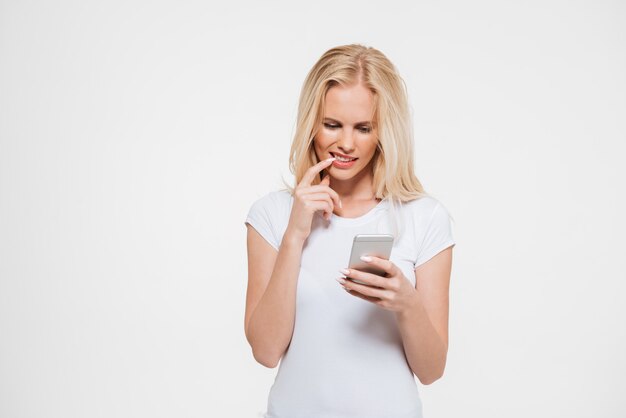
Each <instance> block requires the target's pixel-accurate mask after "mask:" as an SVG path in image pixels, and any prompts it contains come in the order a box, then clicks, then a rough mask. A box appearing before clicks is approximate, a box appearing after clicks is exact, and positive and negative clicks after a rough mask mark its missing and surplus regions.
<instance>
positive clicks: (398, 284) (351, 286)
mask: <svg viewBox="0 0 626 418" xmlns="http://www.w3.org/2000/svg"><path fill="white" fill-rule="evenodd" d="M369 259H370V261H368V260H367V259H366V258H363V257H362V258H361V260H363V261H365V262H367V263H368V264H371V265H372V266H376V267H378V268H380V269H381V270H384V271H385V272H386V274H387V277H383V276H379V275H376V274H372V273H366V272H364V271H359V270H355V269H341V270H339V271H340V272H341V273H343V274H344V275H345V276H346V277H348V278H350V279H355V280H359V281H361V282H364V283H367V285H363V284H360V283H355V282H353V281H351V280H344V279H337V281H338V282H339V283H340V284H341V285H342V286H343V288H344V289H345V290H346V291H347V292H348V293H350V294H351V295H353V296H356V297H359V298H361V299H364V300H367V301H370V302H372V303H374V304H376V305H378V306H380V307H381V308H384V309H387V310H389V311H392V312H396V313H400V312H404V311H407V310H409V309H410V308H411V307H412V306H413V305H414V304H415V303H416V300H417V290H416V289H415V287H413V285H412V284H411V282H410V281H409V280H408V279H407V278H406V277H405V276H404V274H403V273H402V270H400V268H399V267H398V266H396V265H395V264H393V263H392V262H391V261H389V260H385V259H384V258H378V257H374V256H370V257H369ZM342 280H343V282H342Z"/></svg>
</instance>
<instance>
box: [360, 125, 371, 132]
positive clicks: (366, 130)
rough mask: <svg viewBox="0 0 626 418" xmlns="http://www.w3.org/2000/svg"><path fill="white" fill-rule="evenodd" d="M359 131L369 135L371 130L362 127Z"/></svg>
mask: <svg viewBox="0 0 626 418" xmlns="http://www.w3.org/2000/svg"><path fill="white" fill-rule="evenodd" d="M359 131H361V133H364V134H369V133H370V132H371V131H372V128H370V127H367V126H362V127H360V128H359Z"/></svg>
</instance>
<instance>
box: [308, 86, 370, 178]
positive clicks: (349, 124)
mask: <svg viewBox="0 0 626 418" xmlns="http://www.w3.org/2000/svg"><path fill="white" fill-rule="evenodd" d="M325 102H326V103H325V106H324V109H323V115H322V116H323V119H322V126H320V127H319V131H318V133H317V135H316V136H315V138H314V140H313V143H314V147H315V153H316V154H317V157H318V158H319V159H320V161H321V160H325V159H327V158H330V157H337V156H338V155H337V153H339V154H340V155H339V156H341V155H344V156H347V157H349V158H351V159H352V158H356V160H355V161H353V162H349V163H344V162H341V161H338V160H335V161H333V163H332V165H331V166H330V167H329V168H328V172H329V173H330V175H331V176H332V177H333V178H335V179H338V180H347V179H350V178H353V177H354V176H355V175H356V174H358V173H360V172H361V171H362V170H363V169H364V168H366V167H368V163H369V162H370V161H371V160H372V157H373V156H374V154H375V152H376V145H377V144H378V134H377V131H376V129H375V128H376V127H375V126H374V125H375V123H374V121H373V120H372V117H373V115H374V95H373V94H372V92H371V91H370V90H369V89H368V88H367V87H365V86H363V85H361V84H355V85H352V86H349V87H344V86H341V85H336V86H333V87H331V88H330V89H329V90H328V92H327V93H326V101H325ZM368 169H369V168H368Z"/></svg>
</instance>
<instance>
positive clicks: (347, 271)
mask: <svg viewBox="0 0 626 418" xmlns="http://www.w3.org/2000/svg"><path fill="white" fill-rule="evenodd" d="M339 272H340V273H343V274H345V275H346V276H347V275H348V274H350V270H348V269H339Z"/></svg>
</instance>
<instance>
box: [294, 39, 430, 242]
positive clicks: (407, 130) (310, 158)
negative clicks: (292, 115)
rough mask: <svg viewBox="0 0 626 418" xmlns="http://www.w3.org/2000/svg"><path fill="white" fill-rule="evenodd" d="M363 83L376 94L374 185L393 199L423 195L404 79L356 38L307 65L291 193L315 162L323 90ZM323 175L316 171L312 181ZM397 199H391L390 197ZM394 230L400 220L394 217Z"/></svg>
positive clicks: (378, 194) (382, 196)
mask: <svg viewBox="0 0 626 418" xmlns="http://www.w3.org/2000/svg"><path fill="white" fill-rule="evenodd" d="M354 83H362V84H363V85H364V86H366V87H367V88H369V89H370V90H371V92H372V93H373V96H374V104H375V115H374V120H375V125H376V126H377V130H378V145H377V149H376V152H375V154H374V157H372V158H373V159H374V161H373V164H372V167H373V187H374V193H375V196H376V198H377V199H388V201H389V203H390V205H391V209H392V213H394V219H396V217H395V205H394V203H397V204H400V203H404V202H408V201H411V200H414V199H417V198H420V197H423V196H424V195H427V193H426V192H425V190H424V188H423V187H422V184H421V183H420V181H419V180H418V179H417V177H416V176H415V172H414V166H413V153H414V144H413V124H412V120H411V114H410V111H409V104H408V98H407V92H406V85H405V83H404V80H403V79H402V78H401V77H400V75H399V74H398V71H397V69H396V67H395V66H394V65H393V64H392V63H391V61H389V59H388V58H387V57H386V56H385V55H384V54H383V53H382V52H380V51H379V50H377V49H375V48H372V47H366V46H363V45H359V44H352V45H344V46H338V47H335V48H331V49H329V50H328V51H326V52H325V53H324V54H323V55H322V56H321V58H320V59H319V60H318V61H317V62H316V63H315V65H314V66H313V68H311V70H310V71H309V73H308V75H307V77H306V79H305V80H304V84H303V85H302V89H301V91H300V102H299V105H298V117H297V123H296V132H295V135H294V138H293V142H292V144H291V151H290V155H289V169H290V171H291V173H292V174H294V176H295V179H294V180H295V181H294V185H293V186H291V185H289V184H287V183H286V182H285V181H284V180H283V183H284V184H285V186H286V189H287V190H288V191H289V193H291V195H292V196H293V193H294V189H295V187H296V186H297V185H298V184H299V183H300V181H301V180H302V177H303V176H304V173H305V172H306V171H307V170H308V169H309V168H310V167H311V166H313V165H315V164H317V163H318V162H319V160H318V158H317V156H316V154H315V149H314V146H313V140H314V138H315V135H316V134H317V133H318V131H319V129H320V126H321V124H322V120H323V116H324V115H323V111H324V104H325V98H326V93H327V92H328V90H329V89H330V88H331V87H333V86H335V85H342V86H350V85H353V84H354ZM321 180H322V176H321V173H320V174H318V175H317V176H316V177H315V179H314V181H313V183H312V184H313V185H315V184H319V183H320V181H321ZM394 201H395V202H394ZM395 225H396V236H397V235H398V229H399V226H398V225H397V222H396V224H395Z"/></svg>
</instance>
